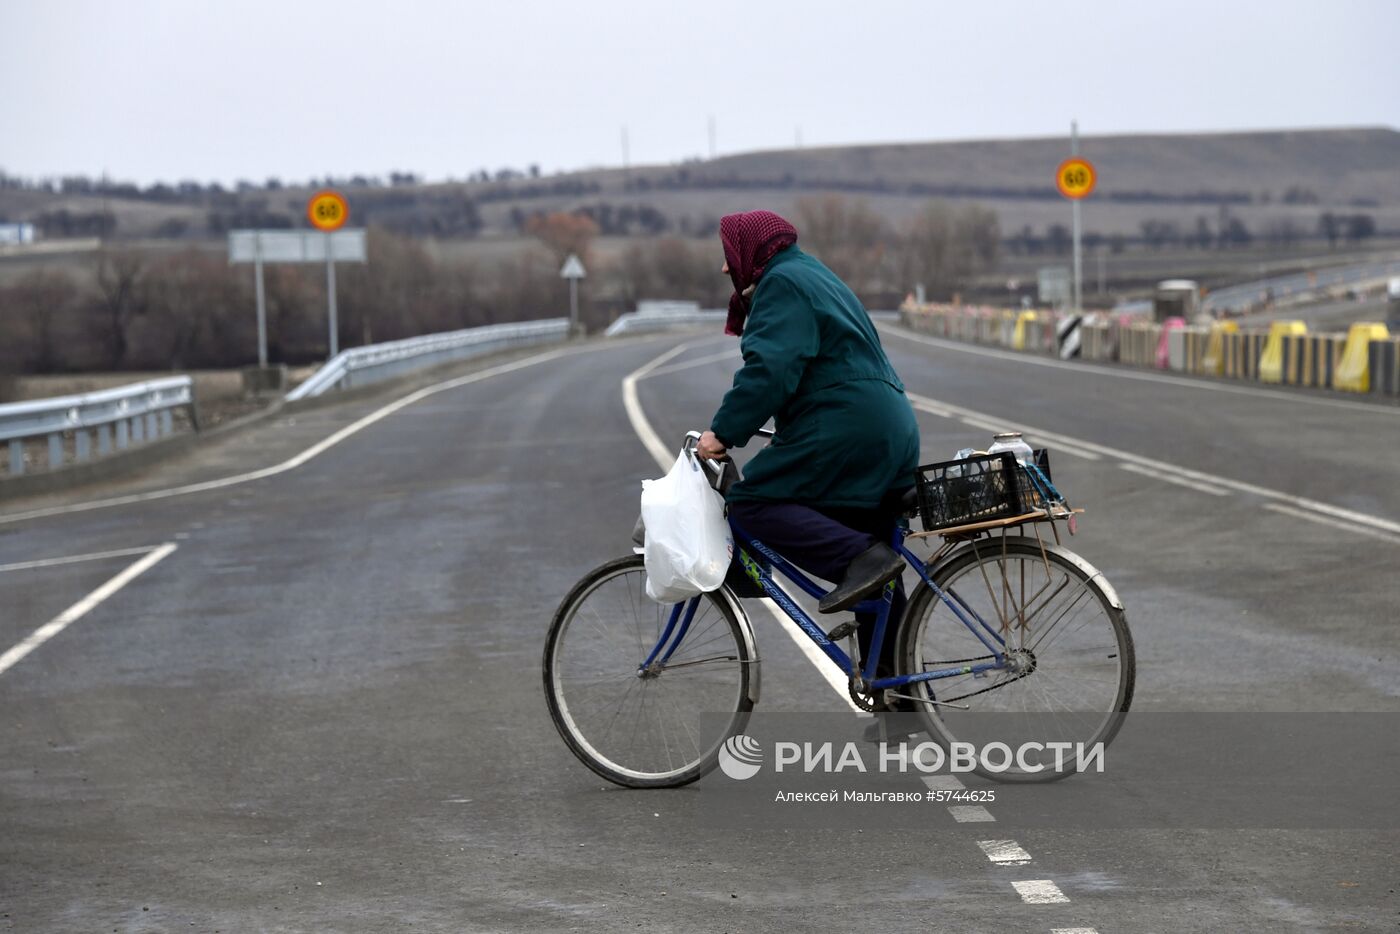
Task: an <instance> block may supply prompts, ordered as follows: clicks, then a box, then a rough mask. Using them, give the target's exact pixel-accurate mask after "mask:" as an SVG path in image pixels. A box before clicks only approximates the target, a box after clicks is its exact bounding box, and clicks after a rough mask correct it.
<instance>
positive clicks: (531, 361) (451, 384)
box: [0, 345, 597, 525]
mask: <svg viewBox="0 0 1400 934" xmlns="http://www.w3.org/2000/svg"><path fill="white" fill-rule="evenodd" d="M596 349H597V348H596V347H594V346H591V345H590V346H587V347H569V348H561V349H559V350H551V351H547V352H545V353H541V354H536V355H534V356H532V357H525V358H523V359H520V360H514V361H512V362H510V363H503V364H501V365H499V366H493V367H490V368H488V369H485V370H480V371H478V372H476V373H469V374H467V375H466V376H458V377H456V378H454V379H449V380H445V381H444V382H441V383H434V384H433V385H431V386H425V387H424V388H422V389H419V390H416V391H414V392H411V393H409V394H408V395H406V396H403V397H402V398H399V399H396V400H394V401H393V402H390V403H389V404H388V405H385V406H383V407H381V408H379V409H376V410H375V411H373V412H371V413H370V414H368V415H366V416H365V417H364V418H361V419H359V420H358V421H356V422H353V423H352V424H349V425H346V426H345V427H344V428H342V429H340V430H339V431H337V432H335V433H334V434H332V435H331V436H330V437H328V438H324V439H322V440H321V441H318V442H316V443H315V444H313V445H312V446H311V447H309V448H307V449H306V450H304V451H302V452H301V453H300V454H297V455H296V456H295V457H292V458H290V459H288V460H285V461H283V462H282V463H280V464H274V465H273V466H271V467H263V468H261V469H259V470H250V471H248V472H247V473H241V474H234V475H233V476H231V477H221V478H219V479H217V480H205V481H203V482H200V483H190V484H186V485H184V486H177V487H169V488H167V489H163V490H149V491H147V492H145V493H132V494H129V495H127V496H114V497H112V498H110V499H99V500H92V501H90V502H86V503H72V504H70V505H67V506H50V507H48V508H45V509H33V510H30V511H29V512H16V513H10V514H9V515H0V525H3V524H4V523H7V522H24V521H26V520H29V519H42V518H44V517H46V516H60V515H66V514H68V513H72V512H87V511H88V510H90V509H106V508H108V507H111V506H126V505H129V504H131V503H144V502H149V501H150V500H155V499H166V498H168V497H171V496H185V495H187V494H190V493H203V492H205V491H207V490H218V489H222V488H224V487H229V486H235V485H237V484H240V483H250V482H252V481H254V480H262V479H265V478H267V477H275V476H277V475H278V474H281V473H286V472H287V471H289V470H296V469H297V468H298V467H300V466H302V465H303V464H305V463H306V462H307V461H309V460H311V459H312V458H314V457H316V456H318V455H320V454H324V453H325V452H326V451H328V450H330V449H331V448H333V447H335V446H336V445H337V444H339V443H340V442H342V441H344V440H345V439H346V438H349V437H351V436H353V435H356V434H358V433H359V432H361V431H363V430H364V429H366V428H368V427H369V426H370V425H373V424H374V423H375V422H378V421H380V420H381V419H385V418H388V417H389V416H390V415H393V414H394V413H395V412H397V411H399V409H402V408H404V407H406V406H410V405H412V404H413V403H415V402H419V401H421V400H423V399H426V398H428V397H429V396H434V395H437V394H438V393H440V392H446V391H447V390H449V389H456V388H457V387H459V386H466V385H468V384H469V383H475V382H479V381H481V380H483V379H490V378H491V377H493V376H500V375H501V374H503V373H510V372H513V371H515V370H521V369H524V368H525V367H530V366H536V365H537V364H540V363H544V362H545V361H547V360H554V359H556V358H558V357H563V356H568V355H572V354H576V353H582V352H586V351H590V350H596Z"/></svg>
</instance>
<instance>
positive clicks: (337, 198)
mask: <svg viewBox="0 0 1400 934" xmlns="http://www.w3.org/2000/svg"><path fill="white" fill-rule="evenodd" d="M306 217H307V219H308V220H310V221H311V226H313V227H315V228H316V229H317V230H326V231H330V230H339V229H340V228H341V227H344V226H345V222H346V221H347V220H349V219H350V205H348V204H346V203H345V198H344V196H342V195H341V194H340V192H338V191H318V192H316V193H315V194H314V195H312V196H311V200H310V201H308V202H306Z"/></svg>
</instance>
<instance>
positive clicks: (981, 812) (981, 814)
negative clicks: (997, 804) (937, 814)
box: [948, 804, 996, 824]
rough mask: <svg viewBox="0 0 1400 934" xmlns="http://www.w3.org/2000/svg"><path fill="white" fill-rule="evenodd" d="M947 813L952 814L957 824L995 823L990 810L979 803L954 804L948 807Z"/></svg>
mask: <svg viewBox="0 0 1400 934" xmlns="http://www.w3.org/2000/svg"><path fill="white" fill-rule="evenodd" d="M948 813H949V814H951V815H953V820H955V821H957V822H958V823H959V824H985V823H995V822H996V818H995V817H993V816H992V812H991V811H989V810H987V809H986V808H984V807H982V805H980V804H955V805H953V806H952V807H950V808H948Z"/></svg>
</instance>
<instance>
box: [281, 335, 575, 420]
mask: <svg viewBox="0 0 1400 934" xmlns="http://www.w3.org/2000/svg"><path fill="white" fill-rule="evenodd" d="M568 336H569V321H568V319H567V318H548V319H545V320H542V321H522V322H516V323H513V324H489V325H486V326H484V327H479V328H467V329H465V330H461V331H447V332H445V333H442V334H425V335H423V336H422V337H409V338H406V339H404V340H399V341H387V342H385V343H382V344H369V345H367V346H364V347H353V348H351V349H350V350H343V351H341V352H340V353H338V354H336V355H335V356H334V357H332V358H331V359H330V360H329V361H327V362H326V365H325V366H323V367H321V368H320V369H319V370H317V371H316V372H315V373H314V374H312V375H311V377H310V378H309V379H307V380H306V381H305V382H304V383H302V384H301V385H300V386H298V387H297V388H295V389H293V390H292V391H291V392H289V393H288V394H287V401H289V402H295V401H296V400H298V399H307V398H310V397H312V396H319V395H321V394H322V393H324V392H327V391H329V390H331V389H349V388H351V387H353V386H365V385H368V384H370V383H375V382H378V381H380V380H383V379H389V378H391V377H394V376H399V375H401V374H404V373H409V372H412V371H413V370H417V369H421V368H423V367H428V366H436V365H437V364H439V363H447V362H449V361H451V360H463V359H466V358H467V357H474V356H477V355H479V354H484V353H491V352H493V351H497V350H503V349H505V348H508V347H514V346H524V345H528V344H540V343H545V342H547V341H555V340H564V339H565V338H566V337H568Z"/></svg>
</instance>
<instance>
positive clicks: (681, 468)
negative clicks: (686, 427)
mask: <svg viewBox="0 0 1400 934" xmlns="http://www.w3.org/2000/svg"><path fill="white" fill-rule="evenodd" d="M642 522H643V524H644V525H645V526H646V545H645V549H646V551H645V554H646V570H647V596H648V597H650V598H651V599H653V600H655V601H656V602H657V603H665V604H670V603H679V602H681V601H682V600H688V599H690V598H691V597H693V596H695V595H696V594H701V593H706V592H708V591H711V590H718V589H719V586H720V585H721V584H723V583H724V575H725V573H726V572H727V571H728V570H729V561H730V559H731V558H732V557H733V556H734V535H733V533H731V532H730V531H729V523H728V522H726V521H725V518H724V497H722V496H720V495H719V493H717V492H716V491H715V490H714V488H712V487H711V486H710V482H709V479H708V476H707V474H706V473H705V468H704V466H703V465H702V464H701V463H700V461H699V460H698V459H697V458H696V457H695V455H694V454H693V453H690V452H688V451H683V452H681V456H680V457H678V458H676V463H675V466H673V467H672V468H671V471H670V473H668V474H666V476H664V477H662V478H661V479H660V480H643V481H642Z"/></svg>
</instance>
